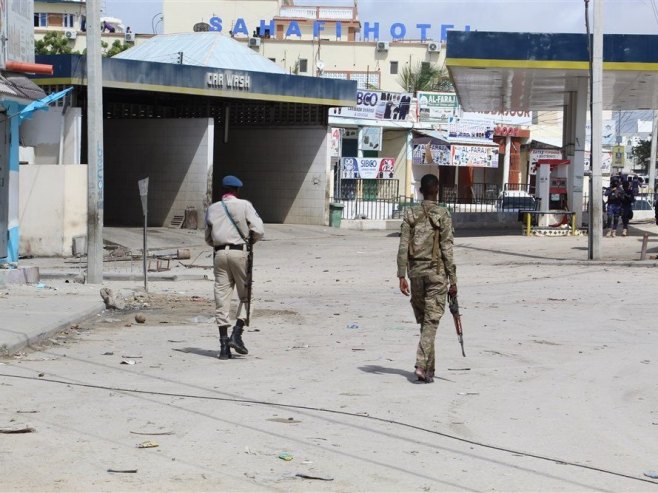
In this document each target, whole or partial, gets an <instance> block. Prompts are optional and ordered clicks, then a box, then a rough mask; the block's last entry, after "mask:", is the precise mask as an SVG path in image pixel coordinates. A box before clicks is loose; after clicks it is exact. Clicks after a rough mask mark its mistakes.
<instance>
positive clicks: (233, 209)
mask: <svg viewBox="0 0 658 493" xmlns="http://www.w3.org/2000/svg"><path fill="white" fill-rule="evenodd" d="M224 203H225V204H226V207H227V209H228V211H229V213H230V214H231V217H233V220H234V221H235V224H236V225H237V226H238V228H239V229H240V231H241V232H242V235H243V236H244V237H245V238H248V237H249V233H250V232H252V233H253V238H254V243H255V242H257V241H258V240H260V239H262V238H263V236H264V235H265V229H264V227H263V220H262V219H261V218H260V216H259V215H258V213H257V212H256V209H254V206H253V205H251V202H249V201H248V200H242V199H239V198H237V197H233V196H228V197H226V198H224ZM206 243H207V244H208V245H210V246H218V245H243V244H244V240H243V239H242V238H241V237H240V234H238V232H237V231H236V229H235V226H233V223H232V222H231V220H230V219H229V218H228V216H227V215H226V211H225V210H224V206H223V205H222V202H221V201H220V202H215V203H214V204H212V205H211V206H210V207H208V210H207V211H206Z"/></svg>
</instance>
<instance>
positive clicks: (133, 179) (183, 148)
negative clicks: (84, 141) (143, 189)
mask: <svg viewBox="0 0 658 493" xmlns="http://www.w3.org/2000/svg"><path fill="white" fill-rule="evenodd" d="M213 128H214V121H213V120H212V119H207V118H198V119H161V120H147V119H144V120H105V224H107V225H116V226H139V225H141V224H143V221H144V219H143V215H142V206H141V202H140V198H139V191H138V187H137V181H138V180H140V179H142V178H145V177H147V176H148V177H149V225H150V226H168V225H169V223H170V222H171V219H172V218H173V216H174V215H182V214H184V212H185V209H186V208H187V207H195V208H196V210H197V215H198V219H199V227H203V214H204V210H205V208H206V206H207V203H208V198H207V194H208V188H209V183H211V180H212V164H213V146H214V142H213V141H214V130H213Z"/></svg>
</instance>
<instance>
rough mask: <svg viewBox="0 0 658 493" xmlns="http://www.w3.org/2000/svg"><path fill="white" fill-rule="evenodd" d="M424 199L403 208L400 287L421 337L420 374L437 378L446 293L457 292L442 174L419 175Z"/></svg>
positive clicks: (422, 377) (427, 379)
mask: <svg viewBox="0 0 658 493" xmlns="http://www.w3.org/2000/svg"><path fill="white" fill-rule="evenodd" d="M420 191H421V193H422V194H423V198H424V200H423V201H422V203H421V204H420V205H417V206H414V207H410V208H409V209H407V210H406V211H405V212H404V218H403V221H402V229H401V236H400V247H399V249H398V259H397V263H398V278H399V280H400V291H401V292H402V294H404V295H405V296H409V283H408V282H407V275H408V276H409V280H410V282H411V306H412V307H413V310H414V315H415V317H416V322H417V323H419V324H421V325H420V341H419V342H418V350H417V352H416V376H417V377H418V380H421V381H424V382H426V383H431V382H433V381H434V369H435V368H434V367H435V356H434V339H435V337H436V330H437V328H438V327H439V321H440V320H441V317H442V316H443V312H444V309H445V303H446V295H447V294H448V293H450V295H451V296H455V295H456V294H457V268H456V267H455V263H454V261H453V256H452V245H453V235H452V219H451V217H450V212H448V209H446V208H445V207H440V206H438V205H437V199H438V193H439V179H438V178H437V177H436V176H434V175H429V174H428V175H425V176H423V178H422V179H421V181H420Z"/></svg>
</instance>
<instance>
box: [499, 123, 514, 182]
mask: <svg viewBox="0 0 658 493" xmlns="http://www.w3.org/2000/svg"><path fill="white" fill-rule="evenodd" d="M511 157H512V137H510V136H507V137H506V138H505V156H504V157H503V182H502V183H501V187H502V188H503V190H504V189H505V183H508V182H509V167H510V158H511Z"/></svg>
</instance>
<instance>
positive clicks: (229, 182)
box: [222, 175, 242, 188]
mask: <svg viewBox="0 0 658 493" xmlns="http://www.w3.org/2000/svg"><path fill="white" fill-rule="evenodd" d="M222 185H223V186H225V187H227V188H242V182H241V181H240V179H239V178H236V177H235V176H233V175H228V176H225V177H224V179H223V180H222Z"/></svg>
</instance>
